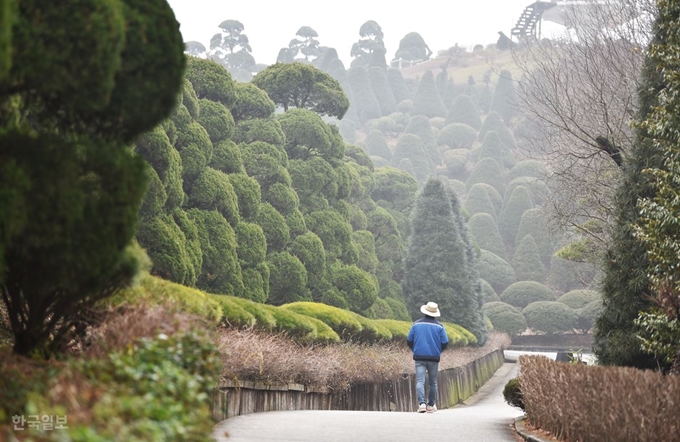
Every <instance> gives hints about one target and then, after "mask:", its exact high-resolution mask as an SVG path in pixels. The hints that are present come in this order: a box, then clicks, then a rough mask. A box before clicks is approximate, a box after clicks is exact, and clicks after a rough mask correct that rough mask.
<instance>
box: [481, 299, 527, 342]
mask: <svg viewBox="0 0 680 442" xmlns="http://www.w3.org/2000/svg"><path fill="white" fill-rule="evenodd" d="M482 311H483V312H484V314H485V315H486V316H487V317H488V318H489V320H490V321H491V324H493V328H494V330H496V331H499V332H502V333H507V334H508V335H510V336H511V337H514V336H518V335H520V334H522V333H524V332H525V331H526V329H527V321H526V319H525V318H524V316H523V315H522V313H521V312H520V311H519V310H517V309H516V308H515V307H513V306H511V305H510V304H506V303H505V302H488V303H486V304H484V305H483V306H482Z"/></svg>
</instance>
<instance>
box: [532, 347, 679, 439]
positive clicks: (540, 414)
mask: <svg viewBox="0 0 680 442" xmlns="http://www.w3.org/2000/svg"><path fill="white" fill-rule="evenodd" d="M519 364H520V375H519V379H520V386H521V390H522V395H523V397H524V403H525V405H526V410H525V411H526V413H527V416H528V419H529V421H530V422H531V424H532V425H533V426H535V427H539V428H541V429H543V430H546V431H548V432H550V433H551V434H553V435H554V436H556V437H558V438H559V439H560V440H564V441H567V442H572V441H573V442H576V441H590V440H597V441H638V442H646V441H673V440H677V437H678V434H679V433H678V432H679V431H680V407H679V406H678V405H679V404H678V402H679V399H678V398H680V376H673V375H670V376H669V375H663V374H661V373H659V372H654V371H650V370H644V371H643V370H638V369H634V368H627V367H598V366H594V367H591V366H586V365H581V364H577V365H572V364H566V363H562V362H554V361H551V360H549V359H547V358H545V357H541V356H521V357H520V359H519Z"/></svg>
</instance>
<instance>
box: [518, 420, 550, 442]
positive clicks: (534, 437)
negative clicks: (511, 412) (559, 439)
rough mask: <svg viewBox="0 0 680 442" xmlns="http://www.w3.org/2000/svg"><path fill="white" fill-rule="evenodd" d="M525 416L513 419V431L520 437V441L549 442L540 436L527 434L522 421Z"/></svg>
mask: <svg viewBox="0 0 680 442" xmlns="http://www.w3.org/2000/svg"><path fill="white" fill-rule="evenodd" d="M526 419H527V418H526V416H522V417H518V418H517V419H515V431H516V432H517V434H519V435H520V437H522V439H524V440H526V441H528V442H550V441H548V439H544V438H542V437H541V436H537V435H535V434H532V433H531V432H529V430H527V429H526V427H525V426H524V421H525V420H526Z"/></svg>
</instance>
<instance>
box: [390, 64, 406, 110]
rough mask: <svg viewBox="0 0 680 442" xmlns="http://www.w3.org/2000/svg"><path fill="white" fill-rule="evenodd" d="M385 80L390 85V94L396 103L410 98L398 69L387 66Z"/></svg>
mask: <svg viewBox="0 0 680 442" xmlns="http://www.w3.org/2000/svg"><path fill="white" fill-rule="evenodd" d="M387 82H388V83H389V85H390V89H391V90H392V95H394V100H395V102H396V103H397V104H399V103H401V102H402V101H404V100H409V99H411V92H410V91H409V89H408V86H407V85H406V81H405V80H404V77H403V75H402V74H401V71H400V70H399V69H396V68H389V69H388V70H387Z"/></svg>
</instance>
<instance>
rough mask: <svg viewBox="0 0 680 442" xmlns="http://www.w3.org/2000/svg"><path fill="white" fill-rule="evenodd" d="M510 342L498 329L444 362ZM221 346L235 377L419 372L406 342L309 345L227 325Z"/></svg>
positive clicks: (330, 383) (334, 377)
mask: <svg viewBox="0 0 680 442" xmlns="http://www.w3.org/2000/svg"><path fill="white" fill-rule="evenodd" d="M508 343H509V339H508V338H507V336H506V335H501V334H496V333H494V334H492V336H491V338H490V339H489V342H488V343H487V344H486V345H485V346H484V347H478V348H453V349H451V350H447V351H445V352H444V353H443V354H442V359H441V362H440V365H439V368H440V370H443V369H447V368H453V367H459V366H462V365H465V364H467V363H469V362H471V361H473V360H475V359H477V358H479V357H481V356H484V355H486V354H489V353H491V352H492V351H494V350H496V349H498V348H502V347H503V346H507V345H508ZM219 349H220V353H221V354H222V358H223V361H224V371H223V373H222V376H223V377H224V378H226V379H232V380H242V381H243V380H248V381H257V382H264V383H267V384H285V383H300V384H304V385H307V386H312V387H317V388H330V389H333V390H343V389H346V388H347V387H348V386H349V385H352V384H357V383H373V382H382V381H386V380H393V379H397V378H399V377H401V376H402V375H404V374H411V373H414V372H415V370H414V363H413V357H412V353H411V350H410V349H409V348H408V347H407V346H406V344H405V343H395V342H390V343H380V344H359V343H351V342H349V343H342V344H332V345H324V346H321V345H317V346H305V345H301V344H298V343H296V342H295V341H293V340H291V339H290V338H288V337H286V336H285V335H273V334H267V333H262V332H259V331H256V330H253V329H247V330H243V329H223V330H220V331H219Z"/></svg>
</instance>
